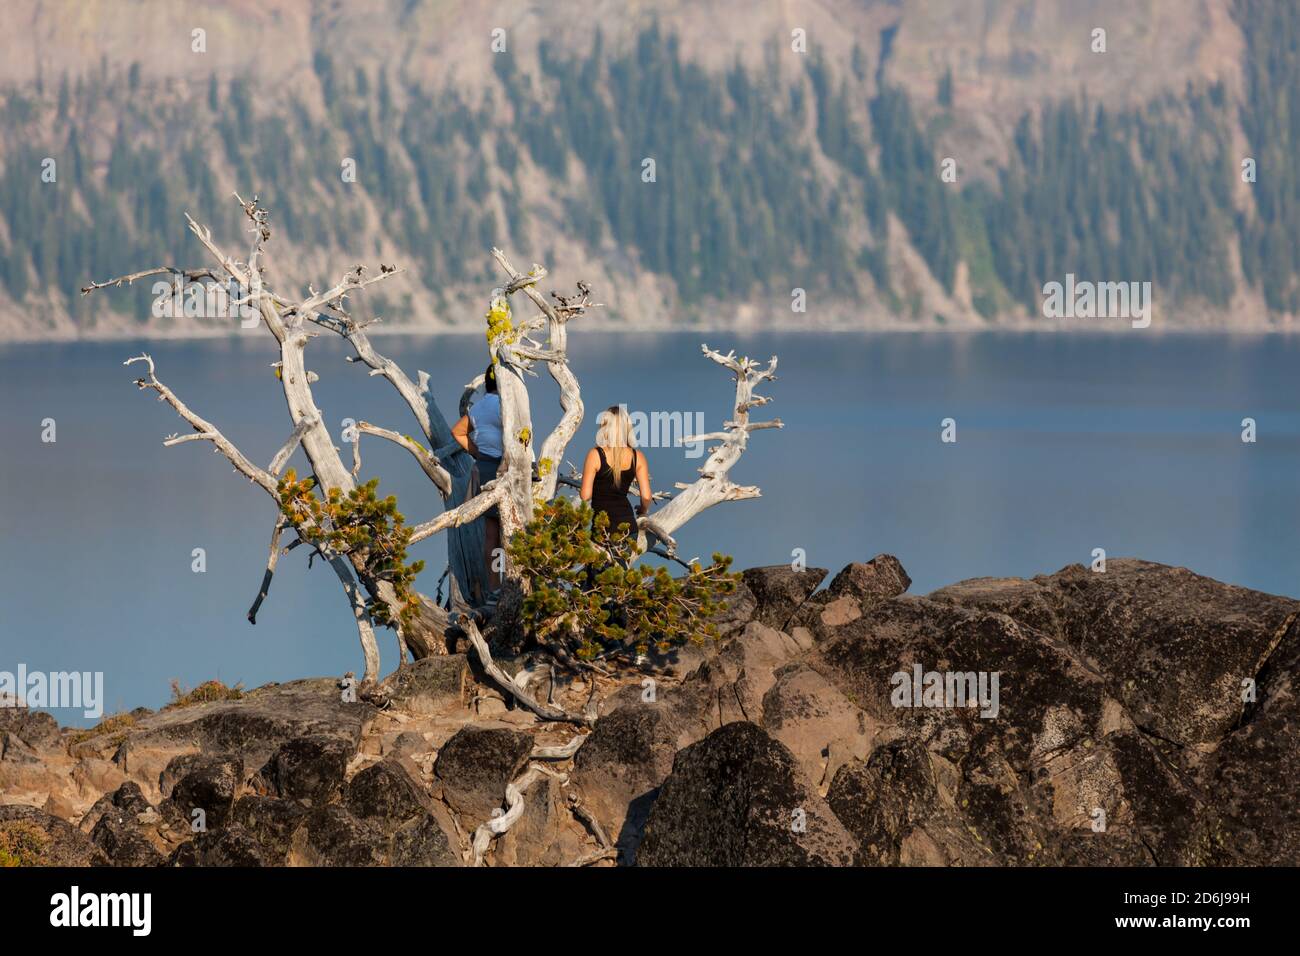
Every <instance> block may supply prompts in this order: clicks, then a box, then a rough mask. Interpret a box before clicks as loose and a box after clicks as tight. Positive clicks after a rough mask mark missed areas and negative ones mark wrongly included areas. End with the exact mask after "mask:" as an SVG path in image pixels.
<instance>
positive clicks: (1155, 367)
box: [0, 328, 1300, 723]
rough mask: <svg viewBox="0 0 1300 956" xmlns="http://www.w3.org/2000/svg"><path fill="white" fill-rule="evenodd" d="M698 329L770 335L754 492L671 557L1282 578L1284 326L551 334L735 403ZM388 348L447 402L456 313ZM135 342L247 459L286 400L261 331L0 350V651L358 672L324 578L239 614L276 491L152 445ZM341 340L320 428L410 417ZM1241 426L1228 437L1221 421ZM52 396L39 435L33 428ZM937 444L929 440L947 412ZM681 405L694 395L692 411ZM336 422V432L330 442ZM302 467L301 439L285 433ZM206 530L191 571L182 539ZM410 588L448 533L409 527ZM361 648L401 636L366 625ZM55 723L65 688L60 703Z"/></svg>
mask: <svg viewBox="0 0 1300 956" xmlns="http://www.w3.org/2000/svg"><path fill="white" fill-rule="evenodd" d="M701 340H704V341H707V342H708V343H709V344H710V345H712V346H717V347H722V348H723V349H724V350H725V349H726V348H730V347H733V346H734V347H735V348H736V349H737V350H738V351H740V352H743V353H745V354H749V355H759V356H763V357H766V356H768V355H770V354H772V353H777V354H779V355H780V357H781V360H780V367H779V378H778V380H777V381H776V382H775V383H772V384H770V385H769V386H768V387H767V389H766V391H767V392H768V394H770V395H771V396H772V397H773V398H774V402H773V403H772V404H771V405H769V406H766V407H765V408H761V409H758V410H757V411H756V412H755V417H773V416H775V417H780V418H781V419H782V420H783V421H784V422H785V423H786V428H785V429H784V430H783V431H762V432H757V433H755V434H754V435H753V437H752V440H751V442H750V450H749V451H748V452H747V454H746V455H745V457H744V458H743V459H742V461H741V463H740V465H739V466H738V468H737V469H736V470H735V471H734V472H733V477H734V478H735V479H736V480H737V481H740V482H742V483H746V484H749V483H753V484H758V485H760V486H761V487H762V489H763V497H762V498H759V499H755V500H752V501H743V502H735V503H729V504H725V505H721V506H719V507H717V508H715V509H713V510H712V511H710V512H708V513H706V514H705V515H703V516H701V517H700V518H698V519H696V520H695V521H693V522H691V523H690V524H689V525H688V526H687V527H686V528H685V529H683V531H682V533H681V535H680V536H679V542H680V545H681V549H682V550H683V552H685V553H686V554H687V555H695V554H700V555H707V554H709V553H710V552H712V551H714V550H722V551H726V552H729V553H731V554H734V555H735V556H736V565H737V567H747V566H751V565H759V564H774V563H778V562H788V561H789V560H790V559H791V554H792V552H794V550H795V549H803V551H804V552H806V554H807V560H808V563H809V564H810V565H814V566H821V567H827V568H830V569H832V570H836V569H838V568H839V567H841V566H842V565H843V564H845V563H847V562H849V561H852V560H865V559H867V558H870V557H872V556H873V555H875V554H878V553H880V552H890V553H893V554H895V555H897V556H898V557H899V558H900V559H901V560H902V562H903V564H904V566H905V567H906V568H907V569H908V571H909V573H910V574H911V575H912V578H913V580H914V584H913V591H914V592H917V593H924V592H926V591H929V590H932V589H934V588H936V587H939V586H942V585H944V584H947V583H950V582H953V581H957V580H960V579H962V578H968V577H975V576H983V575H1022V576H1028V575H1033V574H1037V573H1043V572H1051V571H1055V570H1057V569H1058V568H1060V567H1062V566H1064V565H1066V564H1069V563H1072V562H1084V563H1087V562H1088V561H1090V560H1091V554H1092V551H1093V549H1094V548H1105V550H1106V552H1107V555H1108V556H1110V557H1119V556H1138V557H1143V558H1147V559H1151V560H1155V561H1162V562H1166V563H1170V564H1179V565H1184V566H1187V567H1190V568H1191V569H1193V570H1195V571H1198V572H1200V573H1203V574H1208V575H1210V576H1212V577H1216V578H1219V579H1221V580H1224V581H1229V582H1232V583H1235V584H1241V585H1246V586H1249V587H1253V588H1259V589H1262V590H1266V591H1272V592H1276V593H1283V594H1289V595H1297V594H1300V550H1298V549H1297V547H1296V540H1297V530H1300V495H1297V491H1298V490H1300V489H1298V488H1297V475H1298V474H1300V384H1298V383H1297V375H1296V370H1297V368H1300V338H1298V337H1294V336H1291V337H1288V336H1261V337H1235V336H1222V335H1176V336H1163V337H1159V336H1153V335H1145V334H1138V333H1134V334H1131V335H1123V334H1121V335H1113V336H1111V335H1108V336H1102V335H1098V336H1072V335H1062V334H1044V335H1034V334H1014V333H1007V334H1002V333H978V334H940V335H919V334H912V333H881V334H824V335H806V334H792V333H781V334H778V333H753V334H741V335H737V334H729V333H711V334H706V335H701V334H698V333H697V334H678V333H674V334H656V335H648V334H646V335H642V334H617V333H582V332H580V331H579V330H578V329H576V328H575V330H574V332H573V334H572V335H571V341H570V353H571V360H572V363H573V365H574V368H575V371H576V372H577V374H578V376H579V378H580V380H581V381H582V383H583V397H584V400H585V402H586V404H587V408H588V416H587V421H586V422H584V424H583V426H582V428H581V430H580V431H579V435H578V439H577V440H576V441H575V442H574V443H573V445H571V446H570V455H569V457H570V458H571V459H573V460H576V461H580V460H581V455H582V453H583V452H584V451H585V449H586V448H587V447H588V446H589V445H590V443H591V440H592V439H593V437H594V432H595V426H594V418H595V415H594V412H595V410H597V409H599V408H602V407H604V406H606V405H610V404H614V403H617V402H626V403H627V404H628V405H629V407H630V408H631V409H633V410H634V411H635V410H643V411H646V412H650V411H666V412H682V413H684V414H689V415H690V416H692V417H693V416H694V414H695V413H697V412H702V413H704V415H705V424H706V427H707V428H708V429H709V430H714V429H716V428H718V427H719V426H720V424H721V422H722V420H723V419H724V418H725V417H726V415H727V413H728V412H729V411H730V402H731V397H732V388H731V384H730V381H729V378H728V376H727V375H726V374H725V373H724V372H723V371H722V370H721V369H719V368H718V367H717V366H715V365H713V364H712V363H711V362H708V361H707V360H705V359H704V358H703V357H702V356H701V355H700V353H699V345H700V342H701ZM377 344H378V347H379V348H380V350H381V351H383V352H384V353H386V354H388V355H391V356H393V357H394V358H396V359H397V360H398V361H399V362H400V363H401V364H402V365H403V366H404V367H405V368H406V369H407V370H408V372H411V373H412V374H414V370H415V369H416V368H424V369H427V370H428V371H429V372H430V373H431V374H432V375H433V380H434V383H435V384H434V392H435V395H436V397H437V399H438V401H439V402H440V403H441V404H442V406H443V408H444V410H449V409H452V408H454V406H455V402H456V399H457V397H458V396H459V393H460V387H461V385H462V383H463V382H465V381H466V380H468V379H469V378H470V377H472V376H473V375H474V374H475V373H476V372H478V371H481V366H482V365H483V363H484V360H485V349H484V345H483V340H482V337H481V336H479V335H472V336H469V335H466V336H439V337H400V338H399V337H388V338H383V339H380V340H378V343H377ZM145 348H147V349H148V350H149V351H150V352H151V354H152V355H153V356H154V358H155V360H156V362H157V366H158V375H159V377H160V378H161V379H162V380H163V381H164V382H166V383H167V384H169V385H171V386H172V387H173V388H174V389H175V390H176V391H177V392H178V393H179V394H180V395H181V397H182V398H183V399H184V400H185V401H186V402H187V403H188V404H189V405H190V407H191V408H192V409H193V410H194V411H196V412H197V413H198V414H200V415H202V416H204V417H206V418H208V419H209V420H211V421H213V422H214V423H215V424H217V425H218V426H219V427H220V428H222V430H223V431H224V432H225V434H226V435H227V436H228V437H229V438H231V439H232V440H233V441H234V442H236V444H238V445H239V446H240V447H241V448H242V449H243V450H244V451H245V452H246V453H247V454H249V455H250V457H252V458H254V459H255V460H258V461H260V462H262V463H265V462H267V461H269V460H270V458H271V456H272V455H273V454H274V452H275V451H276V450H277V449H278V448H279V446H280V444H281V443H282V442H283V441H284V439H285V437H286V435H287V432H288V427H287V421H288V419H287V413H286V411H285V408H284V400H283V397H282V394H281V392H280V389H279V386H278V383H277V382H276V380H275V378H274V375H273V373H272V370H271V369H270V367H269V364H270V363H271V362H272V361H274V360H275V358H276V355H275V354H274V352H273V350H272V349H271V347H270V342H269V339H267V338H266V337H265V336H240V337H236V338H233V339H230V340H222V341H205V342H183V343H178V342H166V343H148V344H145V343H109V344H100V343H94V344H60V345H23V346H10V347H5V348H0V401H2V402H3V408H4V412H3V415H0V540H3V545H4V547H3V552H2V553H3V573H2V574H0V670H8V671H13V670H15V669H16V668H17V665H18V664H19V663H23V664H25V665H26V666H27V668H28V669H29V670H31V671H38V670H39V671H62V670H79V671H103V672H104V674H105V698H106V700H105V705H106V709H107V710H109V711H112V710H118V709H129V708H131V707H135V706H140V705H147V706H157V705H159V704H160V703H162V702H163V701H165V700H166V698H167V696H168V683H169V681H170V680H171V679H173V678H175V679H178V680H180V681H181V682H182V683H183V684H185V685H187V686H192V685H195V684H198V683H200V682H202V681H204V680H207V679H210V678H214V677H216V678H220V679H221V680H223V681H225V682H227V683H235V682H237V681H242V682H243V683H244V684H245V685H246V686H250V687H251V686H256V685H258V684H261V683H265V682H267V681H271V680H289V679H293V678H296V677H301V676H305V675H317V674H341V673H343V672H344V671H347V670H356V671H359V670H360V651H359V649H358V646H357V641H356V637H355V631H354V629H353V627H352V625H351V620H350V616H349V613H348V610H347V607H346V604H345V602H344V598H343V596H342V594H341V592H340V590H339V587H338V583H337V580H336V579H335V578H334V576H333V574H332V573H331V572H330V571H329V570H328V569H326V568H322V567H319V566H317V567H316V568H314V569H312V570H311V571H308V570H307V568H306V559H305V557H303V556H302V553H301V552H293V553H292V554H290V555H289V556H287V557H286V558H284V559H282V561H281V563H280V569H279V572H278V574H277V576H276V580H275V583H274V586H273V588H272V591H271V595H270V597H269V598H268V599H267V601H266V603H265V604H264V606H263V608H262V611H261V615H260V617H259V623H258V624H257V626H255V627H254V626H251V625H249V624H248V623H247V621H246V620H245V617H244V615H245V613H246V611H247V609H248V606H249V604H250V602H251V601H252V599H253V597H254V594H255V593H256V589H257V587H258V584H259V582H260V579H261V573H262V567H263V564H264V562H265V560H266V554H267V546H268V542H269V534H270V529H271V523H272V520H273V515H274V509H273V505H272V502H271V500H270V499H269V498H268V497H267V496H266V494H265V493H264V492H262V491H261V490H260V489H258V488H256V487H255V486H252V485H250V484H249V483H248V482H246V481H244V480H243V479H242V478H240V477H238V476H236V475H234V474H233V473H232V472H231V469H230V467H229V465H228V464H227V463H226V462H225V460H224V459H223V458H220V457H219V456H216V455H214V454H213V453H212V452H211V451H210V448H209V446H207V445H206V444H200V443H192V444H184V445H181V446H178V447H175V448H163V447H162V445H161V439H162V438H163V437H165V436H167V435H169V434H172V433H174V432H178V431H179V432H183V431H186V430H188V429H187V427H186V426H184V425H183V423H181V422H180V420H179V419H178V418H177V417H176V415H175V414H174V413H173V412H172V411H171V409H170V408H168V407H167V406H165V405H162V404H160V403H159V402H157V401H155V400H154V397H153V395H152V393H143V392H139V391H137V390H136V389H135V387H134V386H133V385H132V384H131V383H132V381H133V379H134V378H135V376H136V374H137V371H136V368H135V367H133V368H123V367H122V365H121V362H122V360H123V359H125V358H127V357H129V356H131V355H135V354H138V353H139V352H140V351H142V349H145ZM346 354H347V352H346V349H345V347H344V345H343V343H341V342H339V341H330V340H327V339H325V338H322V339H319V340H317V341H315V342H314V343H313V344H312V346H311V348H310V350H309V356H308V358H309V367H310V368H312V369H313V370H315V371H316V372H318V373H319V374H320V376H321V381H320V383H319V384H318V385H317V386H316V395H317V401H318V403H319V404H320V405H321V407H322V409H323V410H324V411H325V413H326V416H327V418H328V419H329V420H330V421H331V423H332V427H333V428H334V430H335V432H336V434H337V433H338V432H339V431H340V430H341V427H342V420H343V419H344V418H347V417H352V418H356V419H362V418H364V419H366V420H369V421H372V422H375V423H377V424H384V425H388V426H390V427H394V428H397V429H399V430H402V431H406V432H414V431H415V425H414V422H413V420H412V419H411V418H410V416H409V413H408V412H406V411H405V409H404V407H403V406H402V404H401V403H400V401H399V399H398V398H397V395H396V393H395V392H394V391H393V390H392V389H391V387H390V386H388V385H387V383H385V382H383V381H382V380H378V379H370V378H368V377H367V376H366V374H365V372H364V371H363V370H362V369H361V368H360V367H359V366H354V365H349V364H347V363H345V362H344V360H343V359H344V356H345V355H346ZM533 406H534V414H535V418H536V420H537V424H538V427H539V430H543V429H547V428H549V426H550V425H551V424H553V422H554V420H555V419H556V417H558V408H557V404H556V399H555V390H554V386H553V385H552V383H551V382H550V380H549V378H548V377H546V376H543V377H541V378H539V379H537V380H535V382H534V385H533ZM1247 417H1249V418H1253V419H1254V420H1255V422H1256V423H1257V429H1258V441H1256V442H1255V443H1253V444H1247V443H1243V442H1242V440H1241V431H1242V419H1244V418H1247ZM46 418H53V419H54V420H55V421H56V423H57V426H56V427H57V441H56V442H54V443H42V441H41V428H42V426H41V422H42V420H43V419H46ZM945 418H952V419H954V420H955V422H956V434H957V441H956V442H955V443H951V444H945V443H943V442H941V441H940V431H941V424H940V423H941V421H942V420H943V419H945ZM692 420H693V418H692ZM340 444H342V443H341V441H340ZM363 458H364V466H363V469H362V472H363V477H368V476H371V475H380V476H381V477H382V483H381V486H380V487H381V490H383V491H386V492H392V493H395V494H397V495H398V496H399V499H400V501H401V506H402V510H403V511H404V512H405V514H406V515H407V518H408V520H411V521H419V520H423V519H424V518H426V517H428V516H431V515H433V514H436V513H437V512H438V511H439V510H440V507H441V502H440V499H439V497H438V495H437V493H436V491H435V490H434V489H433V487H432V486H431V485H429V484H428V482H427V481H426V480H425V479H424V477H423V475H422V474H421V473H420V472H419V470H418V469H417V468H416V466H415V464H414V462H413V461H411V460H410V459H409V457H408V456H407V455H406V453H405V452H402V451H400V450H398V449H396V448H394V447H391V446H387V445H386V443H383V442H382V441H381V440H378V439H373V440H372V439H367V440H366V442H365V443H363ZM649 458H650V463H651V471H652V475H653V477H654V480H655V484H656V485H657V486H659V487H663V488H669V487H671V485H672V483H673V482H674V481H689V480H691V479H692V478H693V477H694V476H695V468H696V467H697V466H698V465H699V464H700V459H690V458H687V457H686V455H685V453H684V452H683V450H682V449H680V448H652V449H650V451H649ZM298 464H299V467H300V470H301V465H302V462H301V459H299V460H298ZM195 548H203V549H204V551H205V553H206V565H207V569H206V571H205V572H204V573H201V574H200V573H195V572H194V571H193V570H192V569H191V564H192V561H193V559H192V557H191V554H192V552H193V550H194V549H195ZM417 555H418V556H419V557H423V558H424V559H425V560H426V563H427V566H428V567H427V570H426V571H425V572H424V574H423V575H422V578H421V582H420V586H421V588H422V589H423V590H425V591H426V592H429V593H432V591H433V589H434V586H435V583H436V580H437V577H438V575H440V574H441V573H442V569H443V567H444V564H445V557H446V551H445V545H444V544H443V543H442V541H441V539H440V538H434V539H431V540H430V541H427V542H425V543H423V544H422V545H420V546H418V550H417ZM381 647H382V650H383V653H384V665H385V668H389V667H391V666H393V665H394V663H395V647H394V642H393V640H392V639H391V635H390V634H389V633H388V632H383V633H382V634H381ZM57 715H58V716H59V718H60V719H61V720H63V721H65V722H68V723H84V722H85V721H83V720H80V719H79V717H80V714H79V712H69V711H59V712H57Z"/></svg>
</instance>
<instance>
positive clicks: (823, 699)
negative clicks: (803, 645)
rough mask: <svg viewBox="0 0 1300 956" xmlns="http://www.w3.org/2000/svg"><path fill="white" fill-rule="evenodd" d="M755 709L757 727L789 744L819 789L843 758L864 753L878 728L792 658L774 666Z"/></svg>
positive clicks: (862, 756)
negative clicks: (759, 715)
mask: <svg viewBox="0 0 1300 956" xmlns="http://www.w3.org/2000/svg"><path fill="white" fill-rule="evenodd" d="M761 713H762V720H761V726H762V727H763V729H764V730H766V731H767V732H768V733H769V734H771V735H772V737H773V738H774V739H776V740H779V741H780V742H781V743H783V744H785V746H786V747H788V748H789V749H790V752H791V753H792V754H794V756H795V759H796V760H798V761H799V766H800V767H801V768H802V770H803V772H804V775H805V776H806V777H807V778H808V780H809V781H810V782H811V783H812V784H813V785H814V786H815V787H816V788H817V791H818V793H821V794H823V795H824V794H825V793H826V788H827V787H829V786H830V783H831V780H832V779H833V778H834V776H835V773H836V771H838V770H839V768H840V767H841V766H842V765H843V764H844V763H846V762H847V761H849V760H852V759H857V760H865V759H866V757H867V755H868V754H869V753H871V750H872V748H873V747H874V746H875V743H876V738H877V735H878V734H879V733H880V729H881V725H880V724H879V722H878V721H876V720H875V719H874V718H872V717H869V716H868V715H867V714H866V713H865V712H864V711H863V710H862V709H861V708H859V707H857V706H856V705H854V704H853V702H852V701H850V700H849V699H848V698H847V697H845V696H844V695H843V694H842V693H841V692H840V691H839V690H838V689H837V688H836V687H835V686H834V685H832V684H831V683H830V682H829V681H828V680H827V679H826V678H825V677H823V676H822V675H821V674H818V673H817V672H816V671H815V670H813V669H812V668H810V667H808V666H807V665H805V664H802V663H798V662H796V663H792V664H786V665H784V666H783V667H781V668H780V669H779V670H777V671H776V672H775V674H774V681H773V684H772V687H771V688H770V689H769V690H768V691H767V693H766V694H764V696H763V702H762V708H761Z"/></svg>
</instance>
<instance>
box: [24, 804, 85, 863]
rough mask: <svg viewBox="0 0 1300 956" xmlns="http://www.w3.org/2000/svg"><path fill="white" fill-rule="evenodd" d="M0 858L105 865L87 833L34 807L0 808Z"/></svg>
mask: <svg viewBox="0 0 1300 956" xmlns="http://www.w3.org/2000/svg"><path fill="white" fill-rule="evenodd" d="M0 856H4V857H6V858H7V859H9V858H12V859H13V860H17V861H19V864H20V865H21V864H22V861H24V860H27V859H35V861H36V864H37V865H39V866H105V865H107V863H108V859H107V858H106V857H105V856H104V851H103V850H101V849H100V848H99V847H97V846H96V845H95V844H94V843H93V842H92V841H91V839H90V837H88V836H87V835H86V834H84V833H82V832H81V831H80V830H78V829H77V828H76V827H74V826H73V825H72V824H70V823H68V822H67V821H66V820H60V819H58V818H57V817H52V816H50V815H49V814H48V813H45V812H44V811H41V810H38V809H36V808H35V807H28V806H20V805H17V804H9V805H0Z"/></svg>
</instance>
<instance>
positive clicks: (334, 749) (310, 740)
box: [258, 734, 356, 806]
mask: <svg viewBox="0 0 1300 956" xmlns="http://www.w3.org/2000/svg"><path fill="white" fill-rule="evenodd" d="M355 753H356V746H355V745H354V744H353V743H352V742H351V741H349V740H346V739H344V738H341V737H335V736H333V735H329V734H313V735H311V736H308V737H297V738H295V739H293V740H287V741H285V742H284V743H282V744H281V745H280V746H279V747H277V748H276V750H275V752H274V753H273V754H272V755H271V758H270V759H269V760H268V761H267V762H266V765H265V766H264V767H262V769H261V771H260V772H259V773H258V783H259V785H261V786H265V787H266V789H268V790H269V791H270V792H271V793H272V794H273V795H275V796H277V797H281V798H283V799H286V800H301V801H303V802H304V803H306V804H310V805H313V806H318V805H320V804H323V803H326V802H328V801H329V800H330V799H332V798H333V797H334V796H335V795H336V794H337V793H338V792H339V791H340V790H341V789H342V787H343V775H344V773H345V772H346V771H347V766H348V761H349V760H351V759H352V755H353V754H355Z"/></svg>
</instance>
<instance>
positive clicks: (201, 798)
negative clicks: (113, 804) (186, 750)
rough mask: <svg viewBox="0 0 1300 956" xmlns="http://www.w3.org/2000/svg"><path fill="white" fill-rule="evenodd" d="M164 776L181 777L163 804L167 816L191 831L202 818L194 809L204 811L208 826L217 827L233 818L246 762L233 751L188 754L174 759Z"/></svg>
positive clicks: (172, 821)
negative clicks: (233, 810) (233, 809)
mask: <svg viewBox="0 0 1300 956" xmlns="http://www.w3.org/2000/svg"><path fill="white" fill-rule="evenodd" d="M163 775H164V777H169V776H170V777H177V778H178V779H176V782H175V784H174V785H173V786H172V787H171V790H170V793H169V795H168V796H167V799H166V800H164V801H163V803H162V806H161V807H160V810H161V811H162V814H163V817H164V818H165V819H166V820H167V821H168V822H169V823H171V824H172V825H173V826H180V827H183V828H185V829H186V830H189V829H191V828H192V826H193V824H194V822H195V821H196V819H198V818H196V817H195V814H194V811H195V810H202V811H203V816H202V820H203V824H204V826H205V827H206V828H207V829H209V830H214V829H219V828H221V827H223V826H225V824H226V821H227V820H228V819H229V817H230V809H231V807H232V806H233V805H234V802H235V795H236V792H237V791H238V790H239V787H240V786H241V785H242V783H243V778H244V762H243V760H241V759H240V758H239V757H237V756H233V755H229V754H187V755H184V756H181V757H177V758H175V759H174V760H172V762H171V763H169V764H168V765H167V770H166V771H164V774H163ZM164 791H165V792H166V788H165V787H164Z"/></svg>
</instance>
